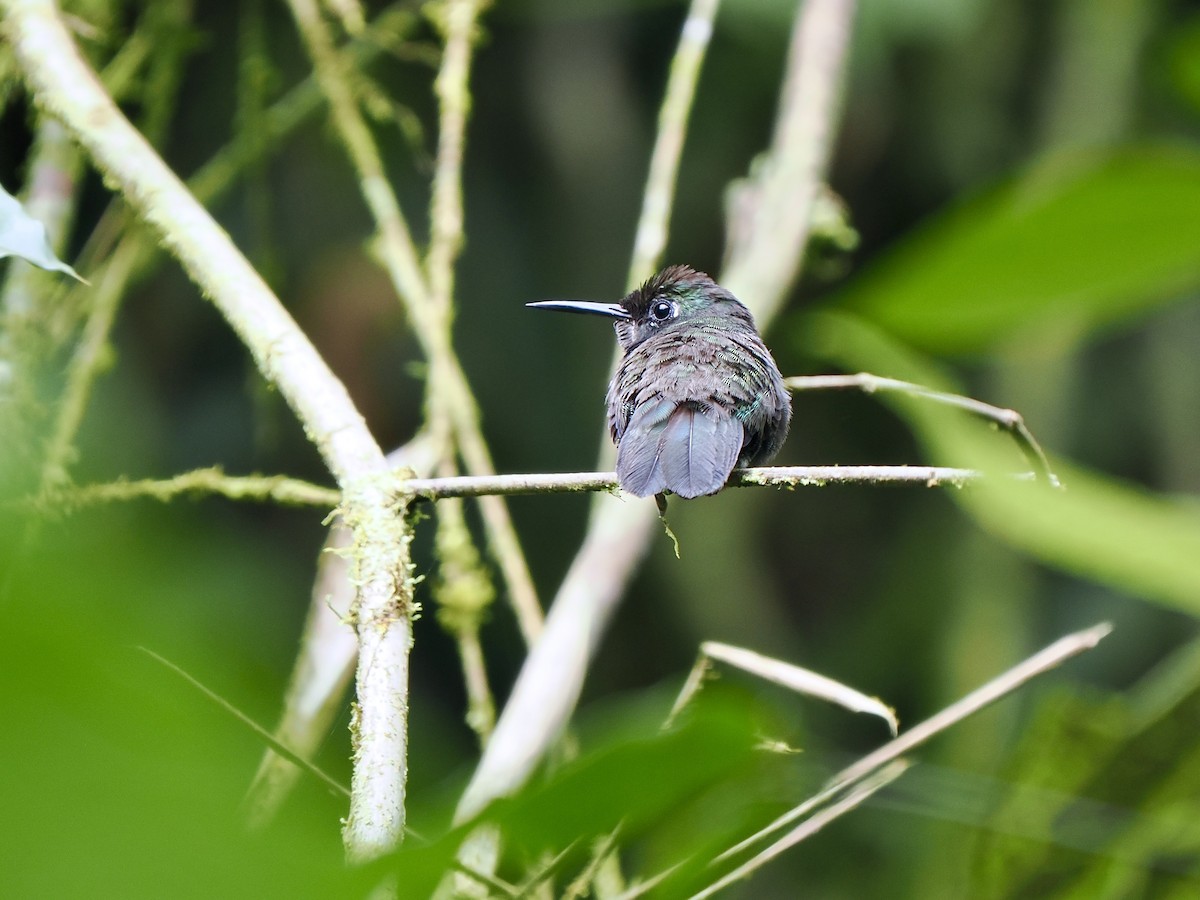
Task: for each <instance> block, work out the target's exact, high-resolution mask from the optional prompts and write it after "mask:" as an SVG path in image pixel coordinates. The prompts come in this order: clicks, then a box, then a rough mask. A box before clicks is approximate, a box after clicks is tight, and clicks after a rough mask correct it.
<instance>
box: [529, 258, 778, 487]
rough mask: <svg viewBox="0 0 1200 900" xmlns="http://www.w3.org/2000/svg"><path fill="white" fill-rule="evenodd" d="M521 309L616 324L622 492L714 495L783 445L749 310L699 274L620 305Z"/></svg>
mask: <svg viewBox="0 0 1200 900" xmlns="http://www.w3.org/2000/svg"><path fill="white" fill-rule="evenodd" d="M526 305H527V306H532V307H536V308H538V309H560V310H565V311H567V312H580V313H593V314H597V315H602V316H610V317H612V318H613V319H615V320H616V321H615V322H614V323H613V327H614V328H615V329H616V332H617V341H618V342H619V343H620V345H621V350H622V356H621V362H620V365H619V366H618V367H617V372H616V374H615V375H614V376H613V379H612V382H611V383H610V384H609V386H608V396H607V398H606V399H607V403H608V426H609V430H610V431H611V432H612V438H613V443H615V444H616V445H617V480H618V481H619V482H620V484H621V489H622V490H624V491H627V492H628V493H630V494H633V495H634V496H637V497H649V496H650V495H651V494H660V493H662V492H664V491H671V492H672V493H675V494H678V495H679V496H680V497H700V496H702V495H704V494H715V493H716V492H717V491H719V490H720V489H721V488H722V487H723V486H724V485H725V482H726V480H728V478H729V473H730V472H732V471H733V468H734V466H748V465H755V464H757V463H762V462H766V461H767V460H769V459H770V458H771V457H772V456H774V455H775V453H776V451H778V450H779V448H780V446H781V445H782V444H783V439H784V438H785V437H787V430H788V423H789V422H790V421H791V418H792V403H791V397H790V396H789V394H788V391H787V388H785V387H784V385H783V378H782V376H781V375H780V374H779V367H778V366H776V365H775V360H774V359H773V358H772V357H771V352H770V351H769V350H768V349H767V348H766V346H765V345H764V344H763V342H762V338H760V337H759V336H758V329H756V328H755V327H754V318H753V317H752V316H751V315H750V310H748V309H746V307H745V306H743V305H742V304H741V302H740V301H739V300H738V299H737V298H736V297H734V296H733V294H731V293H729V291H727V290H725V289H724V288H723V287H721V286H720V285H719V284H717V283H716V282H714V281H713V280H712V279H711V278H709V277H708V276H707V275H705V274H704V273H703V272H697V271H695V270H694V269H691V268H689V267H687V266H670V267H669V268H666V269H663V270H662V271H661V272H659V273H658V274H657V275H655V276H654V277H653V278H651V279H650V280H649V281H647V282H646V283H645V284H643V285H642V286H641V287H639V288H638V289H637V290H635V291H633V292H632V293H631V294H629V295H628V296H626V297H624V298H622V300H621V301H620V302H619V303H587V302H584V301H581V300H544V301H541V302H539V303H529V304H526Z"/></svg>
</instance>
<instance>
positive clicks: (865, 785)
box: [691, 760, 909, 900]
mask: <svg viewBox="0 0 1200 900" xmlns="http://www.w3.org/2000/svg"><path fill="white" fill-rule="evenodd" d="M908 768H909V763H907V762H905V761H904V760H895V761H893V762H892V763H891V764H890V765H888V766H887V767H886V768H884V769H881V770H880V771H877V772H874V773H872V775H871V777H870V778H867V779H864V780H863V781H862V782H860V783H859V784H857V785H855V787H854V790H852V791H850V792H849V793H848V794H846V796H845V797H843V798H842V799H840V800H838V801H837V802H836V803H833V804H831V805H829V806H827V807H825V808H824V809H823V810H821V811H820V812H819V813H817V814H816V815H814V816H813V817H812V818H810V819H806V820H805V821H804V822H802V823H801V824H800V825H798V826H797V827H796V828H794V829H793V830H792V831H790V832H788V834H786V835H785V836H784V837H782V838H780V839H779V840H778V841H776V842H775V843H774V844H772V845H771V846H770V847H768V848H767V849H765V850H763V851H762V852H761V853H759V854H758V855H757V856H755V857H754V858H753V859H748V860H746V862H744V863H742V864H741V865H740V866H738V867H737V868H736V869H734V870H733V871H732V872H729V873H728V874H726V875H724V876H722V877H721V878H719V879H717V880H716V881H714V882H713V883H712V884H710V885H709V886H708V887H706V888H705V889H704V890H702V891H698V892H696V893H695V894H693V895H692V897H691V900H703V898H704V897H711V896H712V895H713V894H715V893H717V891H719V890H722V889H723V888H726V887H728V886H729V885H731V884H733V883H734V882H735V881H740V880H741V879H743V878H746V877H747V876H749V875H750V874H751V873H752V872H754V871H755V870H756V869H760V868H762V867H763V866H764V865H766V864H767V863H769V862H770V861H771V860H773V859H774V858H775V857H777V856H779V854H781V853H783V852H784V851H785V850H789V849H791V848H792V847H794V846H796V844H798V843H800V842H801V841H803V840H805V839H806V838H809V837H812V836H813V835H814V834H816V833H817V832H818V831H820V830H821V829H822V828H824V827H825V826H826V825H828V824H829V823H830V822H832V821H833V820H834V819H837V818H839V817H841V816H844V815H845V814H846V813H848V812H850V810H852V809H854V808H855V807H857V806H860V805H861V804H862V803H863V801H865V800H866V799H867V798H868V797H870V796H871V795H872V794H874V793H875V792H877V791H879V790H880V789H882V788H884V787H887V786H888V785H889V784H891V783H892V782H893V781H895V780H896V779H897V778H899V777H900V776H901V775H903V774H904V773H905V771H907V770H908Z"/></svg>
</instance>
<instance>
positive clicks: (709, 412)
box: [617, 400, 745, 498]
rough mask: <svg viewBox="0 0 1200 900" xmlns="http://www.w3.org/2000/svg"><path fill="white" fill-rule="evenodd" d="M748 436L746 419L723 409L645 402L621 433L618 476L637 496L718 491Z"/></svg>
mask: <svg viewBox="0 0 1200 900" xmlns="http://www.w3.org/2000/svg"><path fill="white" fill-rule="evenodd" d="M744 439H745V429H744V428H743V426H742V423H741V422H740V421H739V420H737V419H735V418H734V417H733V416H731V415H729V414H727V413H726V412H725V411H724V410H721V409H719V408H716V407H708V406H703V405H701V404H699V403H681V404H676V403H674V402H672V401H669V400H663V401H660V402H659V403H646V404H644V405H642V406H641V407H640V408H639V409H638V410H637V412H636V413H634V415H633V418H632V419H631V420H630V422H629V427H628V428H627V429H626V430H625V433H624V434H623V435H622V436H621V444H620V446H619V447H618V449H617V479H618V481H620V483H621V488H622V489H623V490H625V491H628V492H629V493H631V494H633V495H634V496H637V497H649V496H650V495H651V494H657V493H660V492H662V491H664V490H669V491H672V492H673V493H675V494H678V495H679V496H680V497H684V498H691V497H700V496H703V495H704V494H714V493H716V492H717V491H719V490H720V489H721V487H722V486H723V485H724V484H725V482H726V480H727V479H728V478H729V473H730V472H731V471H733V467H734V464H735V463H736V462H737V458H738V454H739V453H740V452H741V450H742V443H743V441H744Z"/></svg>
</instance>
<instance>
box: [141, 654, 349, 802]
mask: <svg viewBox="0 0 1200 900" xmlns="http://www.w3.org/2000/svg"><path fill="white" fill-rule="evenodd" d="M138 649H139V650H141V651H142V652H143V653H145V654H146V655H147V656H149V657H150V658H151V659H153V660H155V661H157V662H160V663H162V664H163V665H164V666H166V667H167V668H168V669H170V670H171V671H172V672H174V673H175V674H176V675H178V676H179V677H180V678H182V679H183V680H184V681H186V682H187V683H188V684H190V685H191V686H192V687H194V688H195V689H196V690H198V691H200V693H202V694H204V696H206V697H207V698H208V699H209V700H212V701H213V703H216V704H217V705H218V706H220V707H221V708H222V709H223V710H225V711H226V712H227V713H229V714H230V715H231V716H233V717H234V718H235V719H237V720H238V721H239V722H241V723H242V724H243V725H245V726H246V727H247V728H249V729H250V730H251V731H253V732H254V734H255V735H256V736H257V737H258V739H259V740H261V741H262V742H263V743H264V744H266V745H267V746H268V747H270V748H271V750H273V751H274V752H275V753H277V754H279V755H280V756H281V757H283V758H284V759H286V760H287V761H288V762H290V763H291V764H292V765H294V766H296V767H298V768H300V769H302V770H304V771H305V772H307V773H308V774H309V775H311V776H313V777H314V778H316V779H317V780H318V781H320V782H321V783H322V784H324V785H325V786H326V787H328V788H330V789H331V790H332V791H333V792H334V793H336V794H341V795H342V796H344V797H349V796H350V789H349V788H348V787H346V786H345V785H344V784H342V783H341V782H340V781H338V780H337V779H336V778H334V777H333V776H332V775H330V774H328V773H327V772H326V771H325V770H324V769H322V768H321V767H320V766H317V765H316V764H315V763H312V762H309V761H308V760H307V759H305V758H304V757H303V756H301V755H300V754H299V753H296V752H295V751H294V750H292V749H291V748H290V747H288V746H287V745H286V744H283V743H281V742H280V741H278V740H277V739H276V738H275V736H274V735H273V734H271V732H269V731H267V729H265V728H263V727H262V726H261V725H259V724H258V723H257V722H255V721H254V720H253V719H252V718H250V717H249V716H248V715H246V714H245V713H244V712H242V711H241V710H240V709H238V708H237V707H236V706H234V705H233V704H232V703H230V702H229V701H228V700H226V699H225V698H224V697H222V696H221V695H220V694H218V693H217V692H216V691H213V690H211V689H210V688H209V687H208V686H207V685H205V684H204V683H203V682H202V681H200V680H198V679H197V678H194V677H193V676H192V675H191V674H190V673H188V672H187V671H185V670H184V669H181V668H180V667H179V666H177V665H175V663H173V662H171V661H170V660H169V659H167V658H166V657H164V656H160V655H159V654H157V653H155V652H154V651H153V650H151V649H150V648H149V647H138Z"/></svg>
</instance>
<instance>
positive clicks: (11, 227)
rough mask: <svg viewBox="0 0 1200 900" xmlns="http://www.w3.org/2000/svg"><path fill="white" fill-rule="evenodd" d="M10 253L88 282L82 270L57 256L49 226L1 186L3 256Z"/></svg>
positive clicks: (0, 252) (0, 251) (0, 254)
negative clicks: (28, 211)
mask: <svg viewBox="0 0 1200 900" xmlns="http://www.w3.org/2000/svg"><path fill="white" fill-rule="evenodd" d="M6 256H15V257H17V258H19V259H23V260H25V261H26V262H28V263H33V265H35V266H37V267H38V268H41V269H47V270H49V271H52V272H66V273H67V274H68V275H70V276H71V277H72V278H75V279H77V280H79V281H82V282H83V283H84V284H87V281H86V280H85V279H84V278H83V277H81V276H80V274H79V273H78V272H76V271H75V270H74V269H72V268H71V267H70V266H68V265H67V264H66V263H65V262H63V261H62V260H61V259H59V258H58V257H57V256H55V255H54V251H53V250H52V249H51V248H50V241H49V239H48V238H47V237H46V226H45V225H43V224H42V223H41V222H39V221H38V220H37V219H35V218H33V216H31V215H29V213H27V212H25V208H24V207H23V206H21V203H20V201H19V200H17V198H16V197H14V196H13V195H12V194H10V193H9V192H8V191H6V190H5V189H4V188H3V187H2V186H0V259H3V258H4V257H6Z"/></svg>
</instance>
